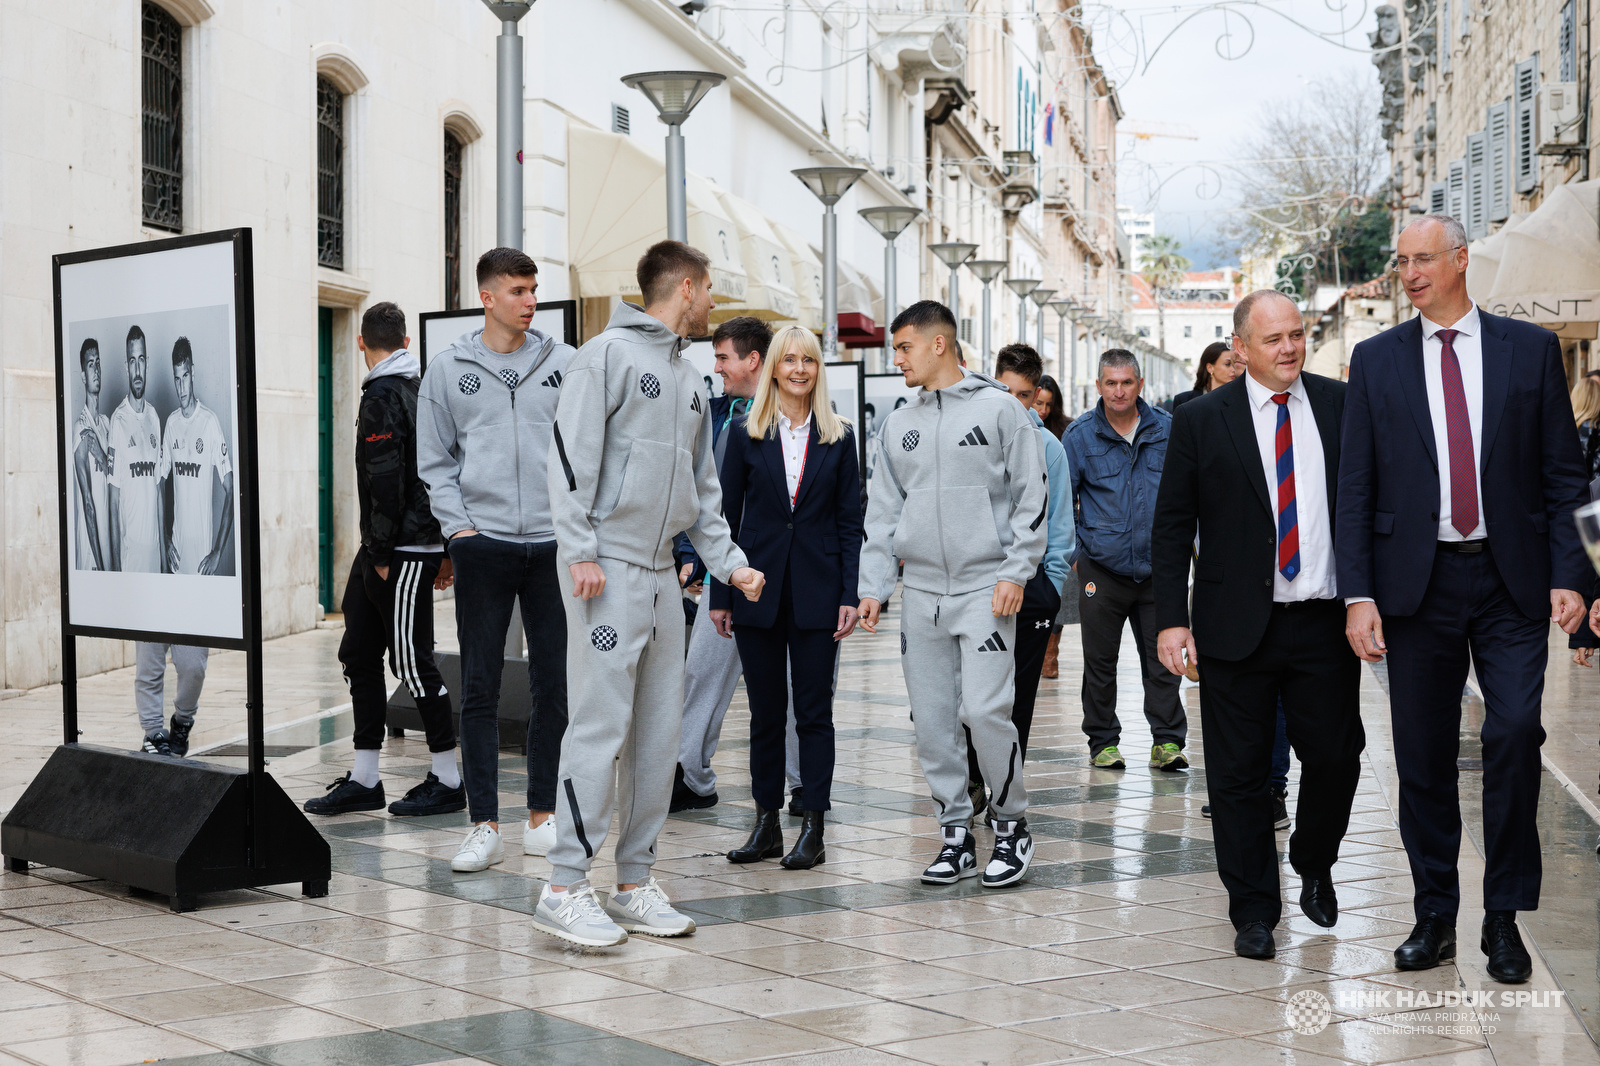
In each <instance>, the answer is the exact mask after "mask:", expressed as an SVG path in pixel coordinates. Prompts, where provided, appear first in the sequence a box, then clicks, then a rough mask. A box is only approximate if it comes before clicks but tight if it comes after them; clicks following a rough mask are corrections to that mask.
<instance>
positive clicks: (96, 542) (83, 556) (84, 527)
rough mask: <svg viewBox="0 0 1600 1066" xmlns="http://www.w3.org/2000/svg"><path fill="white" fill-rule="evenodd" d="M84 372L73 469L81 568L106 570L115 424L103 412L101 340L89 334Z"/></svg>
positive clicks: (82, 351) (81, 354) (82, 354)
mask: <svg viewBox="0 0 1600 1066" xmlns="http://www.w3.org/2000/svg"><path fill="white" fill-rule="evenodd" d="M78 367H79V369H81V370H82V371H83V406H82V407H81V408H79V410H78V417H77V418H76V419H74V420H73V423H72V471H73V476H74V478H75V479H76V483H77V488H78V509H77V510H76V511H75V512H74V513H73V519H74V521H73V525H74V526H75V527H76V529H77V539H78V555H77V568H78V569H79V570H104V569H105V568H106V565H107V563H108V562H109V561H110V559H111V541H110V538H109V537H108V536H107V529H108V522H107V518H108V515H107V511H106V507H107V502H106V476H107V475H108V474H110V473H111V423H110V421H108V420H107V419H106V416H105V415H103V414H101V413H100V342H99V341H97V340H95V339H94V338H93V337H89V338H88V339H86V340H85V341H84V342H83V345H82V346H81V347H80V348H79V349H78Z"/></svg>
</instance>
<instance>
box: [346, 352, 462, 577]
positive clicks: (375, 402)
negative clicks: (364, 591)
mask: <svg viewBox="0 0 1600 1066" xmlns="http://www.w3.org/2000/svg"><path fill="white" fill-rule="evenodd" d="M390 358H391V359H392V358H394V357H393V356H391V357H390ZM379 365H380V366H381V365H382V364H379ZM420 382H421V378H420V377H419V376H417V375H416V374H415V373H414V372H413V373H412V374H410V375H407V374H404V373H397V374H385V375H383V376H381V377H371V376H369V377H368V378H367V380H366V381H364V382H363V383H362V385H361V410H360V413H359V414H358V415H357V417H356V493H357V495H358V497H359V499H360V502H361V545H362V547H364V548H366V550H367V558H368V559H369V560H370V561H371V562H372V565H373V566H388V565H389V559H390V556H391V555H393V553H394V550H395V549H396V548H403V547H406V546H408V545H416V544H443V543H444V535H443V534H442V533H441V532H440V531H439V523H438V521H437V520H436V519H435V518H434V517H433V512H432V511H431V510H429V509H428V486H427V485H426V484H424V483H423V481H422V479H421V478H420V477H418V476H417V389H418V387H419V385H420Z"/></svg>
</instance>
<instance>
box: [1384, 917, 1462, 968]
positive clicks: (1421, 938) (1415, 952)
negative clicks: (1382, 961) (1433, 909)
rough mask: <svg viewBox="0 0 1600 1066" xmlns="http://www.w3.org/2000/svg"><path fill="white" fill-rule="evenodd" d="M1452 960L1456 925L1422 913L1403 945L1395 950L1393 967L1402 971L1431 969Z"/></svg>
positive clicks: (1454, 954) (1454, 950)
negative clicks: (1420, 918)
mask: <svg viewBox="0 0 1600 1066" xmlns="http://www.w3.org/2000/svg"><path fill="white" fill-rule="evenodd" d="M1455 957H1456V927H1455V923H1454V922H1451V921H1450V920H1449V919H1447V918H1444V917H1442V916H1440V915H1437V914H1424V915H1423V916H1422V920H1421V921H1419V922H1417V924H1416V927H1415V928H1413V929H1412V930H1411V935H1410V936H1409V937H1407V938H1406V942H1405V943H1404V944H1401V945H1400V946H1399V947H1397V948H1395V949H1394V964H1395V966H1397V967H1398V968H1400V969H1402V970H1431V969H1433V968H1434V967H1435V966H1437V965H1439V963H1441V962H1443V961H1445V960H1446V959H1453V958H1455Z"/></svg>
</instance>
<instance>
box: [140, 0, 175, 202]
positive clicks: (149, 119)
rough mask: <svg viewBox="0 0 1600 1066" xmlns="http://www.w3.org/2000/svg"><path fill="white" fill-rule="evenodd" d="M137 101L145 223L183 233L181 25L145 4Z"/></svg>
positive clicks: (160, 10)
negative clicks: (141, 129) (140, 126)
mask: <svg viewBox="0 0 1600 1066" xmlns="http://www.w3.org/2000/svg"><path fill="white" fill-rule="evenodd" d="M142 51H143V71H142V76H141V105H142V109H143V118H144V122H143V132H142V137H141V141H142V143H141V162H142V163H143V182H144V208H143V218H144V223H145V225H147V226H153V227H155V228H156V229H164V230H171V231H172V232H174V233H181V232H182V231H183V27H181V26H179V25H178V20H177V19H175V18H173V17H172V16H171V15H169V14H167V12H166V11H165V10H163V9H162V8H161V7H160V6H159V5H157V4H152V3H148V2H146V3H145V5H144V26H143V41H142Z"/></svg>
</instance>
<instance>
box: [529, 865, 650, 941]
mask: <svg viewBox="0 0 1600 1066" xmlns="http://www.w3.org/2000/svg"><path fill="white" fill-rule="evenodd" d="M533 927H534V928H535V929H537V930H539V932H541V933H548V934H550V935H551V936H554V937H559V938H561V939H562V940H565V941H566V942H567V943H569V944H578V945H580V946H582V947H586V948H609V947H614V946H616V945H617V944H622V943H626V942H627V939H628V931H627V930H626V929H624V928H622V926H620V925H618V924H617V923H616V922H613V921H612V920H611V919H610V918H608V917H607V916H606V909H605V907H604V905H602V904H601V902H600V899H599V897H597V896H596V895H595V891H594V888H593V886H591V885H590V884H589V882H588V881H579V882H577V883H576V884H572V885H568V886H567V890H566V891H565V892H561V893H555V892H551V891H550V886H549V885H545V886H544V888H543V889H541V890H540V891H539V904H538V906H536V907H534V908H533Z"/></svg>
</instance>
